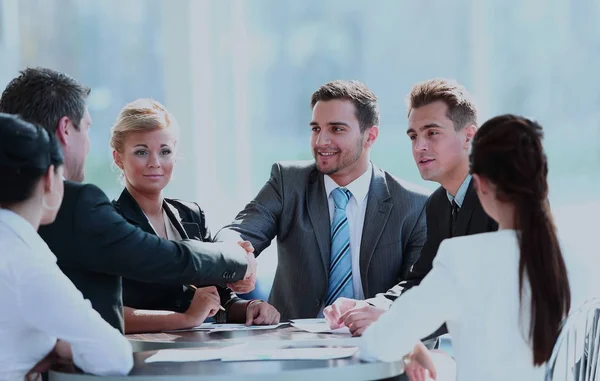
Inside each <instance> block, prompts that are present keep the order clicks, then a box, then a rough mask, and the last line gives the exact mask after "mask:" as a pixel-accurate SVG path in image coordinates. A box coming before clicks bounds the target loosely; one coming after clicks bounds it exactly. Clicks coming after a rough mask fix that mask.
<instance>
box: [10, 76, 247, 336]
mask: <svg viewBox="0 0 600 381" xmlns="http://www.w3.org/2000/svg"><path fill="white" fill-rule="evenodd" d="M89 92H90V89H89V88H87V87H85V86H83V85H81V84H80V83H78V82H77V81H76V80H75V79H73V78H71V77H69V76H67V75H65V74H62V73H59V72H56V71H53V70H49V69H42V68H36V69H26V70H24V71H22V72H21V74H20V75H19V76H18V77H17V78H15V79H13V80H12V81H11V82H10V83H9V84H8V86H7V87H6V89H5V90H4V92H3V94H2V98H1V99H0V110H2V112H5V113H11V114H19V115H20V116H21V117H22V118H23V119H25V120H27V121H29V122H33V123H38V124H40V125H41V126H43V127H44V128H46V129H47V130H48V131H49V132H50V133H53V134H55V135H56V137H57V139H58V141H59V142H60V143H61V146H62V149H63V152H64V157H65V165H64V168H65V171H64V173H65V178H66V181H65V184H64V198H63V200H62V204H61V203H60V200H57V202H56V204H55V205H48V207H54V208H56V209H59V208H60V209H59V211H58V215H57V217H56V220H55V222H54V223H53V224H51V225H48V226H46V227H43V228H41V229H40V230H39V233H40V235H41V237H42V238H43V239H44V240H45V241H46V243H47V244H48V246H49V247H50V250H52V252H53V253H54V254H55V255H56V257H57V264H58V266H59V267H60V268H61V270H62V271H63V272H64V273H65V275H67V276H68V277H69V279H71V281H72V282H73V284H75V286H76V287H77V288H78V289H79V290H80V291H81V292H82V293H83V296H84V297H85V298H86V299H89V300H90V302H91V303H92V306H93V307H94V309H96V310H97V311H98V312H99V313H100V315H101V316H102V317H103V318H104V319H105V320H106V321H107V322H108V323H110V324H111V325H112V326H114V327H115V328H118V329H119V330H121V332H123V330H124V327H123V303H122V298H121V277H122V276H125V277H127V278H130V279H136V280H140V281H150V282H161V283H171V284H178V285H181V284H198V285H210V284H226V283H234V282H237V281H241V280H242V279H244V278H254V274H255V267H256V260H255V259H254V256H253V255H252V254H250V253H246V250H248V251H251V250H252V248H251V247H250V246H249V244H244V243H241V245H244V247H245V248H246V250H244V249H243V248H242V247H240V245H237V244H222V243H209V242H200V241H197V240H184V241H181V242H173V241H168V240H164V239H161V238H158V237H157V236H155V235H153V234H148V233H145V232H143V231H142V230H141V229H139V228H137V227H134V226H132V225H131V224H129V223H128V222H127V221H126V220H125V219H124V218H123V217H122V216H121V215H120V214H119V213H117V211H116V210H115V208H114V207H113V205H112V204H111V202H110V201H109V200H108V198H107V197H106V195H105V194H104V193H103V192H102V191H101V190H100V189H99V188H98V187H96V186H94V185H91V184H85V185H84V184H80V182H81V181H83V177H84V171H83V168H84V163H85V157H86V155H87V153H88V150H89V144H90V143H89V137H88V129H89V127H90V124H91V119H90V115H89V113H88V110H87V107H86V99H87V95H88V94H89Z"/></svg>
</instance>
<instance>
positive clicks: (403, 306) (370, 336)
mask: <svg viewBox="0 0 600 381" xmlns="http://www.w3.org/2000/svg"><path fill="white" fill-rule="evenodd" d="M519 257H520V253H519V244H518V241H517V235H516V232H515V231H514V230H501V231H498V232H493V233H483V234H476V235H471V236H465V237H457V238H452V239H448V240H444V241H443V242H442V244H441V245H440V248H439V250H438V254H437V256H436V258H435V260H434V262H433V269H432V270H431V271H430V272H429V274H428V275H427V276H426V277H425V278H424V279H423V281H422V282H421V284H420V285H419V286H418V287H413V288H411V289H410V290H408V291H407V292H406V293H405V294H403V295H402V297H400V298H398V299H397V300H396V301H395V302H394V303H393V304H392V307H391V308H390V310H389V311H388V312H386V313H384V314H383V315H382V316H381V317H380V318H379V320H378V321H377V322H375V323H374V324H373V325H371V326H370V327H369V328H367V330H366V331H365V333H364V334H363V336H362V338H361V341H360V343H361V344H360V351H361V357H362V358H363V359H365V360H373V359H378V360H382V361H397V360H399V359H401V358H402V357H403V356H404V355H405V354H407V353H408V352H410V351H411V350H412V349H413V347H414V345H415V344H416V343H417V341H418V340H419V339H420V338H422V337H425V336H427V335H428V334H430V333H432V332H434V331H435V330H436V329H437V328H438V327H439V326H440V325H442V324H443V323H444V322H446V323H447V325H448V331H449V333H450V335H451V336H452V350H453V352H454V357H455V359H456V367H457V380H458V381H481V380H486V381H494V380H498V381H501V380H502V381H505V380H523V381H536V380H538V381H543V379H544V368H543V367H534V366H533V353H532V346H531V343H530V341H529V340H528V332H529V321H530V320H529V319H530V300H531V293H530V290H529V284H528V282H527V281H525V282H524V292H523V303H522V304H521V303H520V302H519Z"/></svg>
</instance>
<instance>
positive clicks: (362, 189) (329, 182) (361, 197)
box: [324, 162, 373, 207]
mask: <svg viewBox="0 0 600 381" xmlns="http://www.w3.org/2000/svg"><path fill="white" fill-rule="evenodd" d="M372 177H373V164H372V163H370V162H369V167H368V168H367V170H366V171H365V173H363V174H362V175H360V176H359V177H358V178H356V179H355V180H354V181H352V182H351V183H350V184H348V185H346V186H345V187H344V188H346V189H348V190H349V191H350V193H352V196H353V197H354V199H355V200H356V203H357V204H358V206H359V207H361V206H362V204H363V202H365V200H366V199H367V194H368V193H369V187H370V186H371V178H372ZM324 180H325V193H326V194H327V198H329V195H330V194H331V192H333V190H334V189H335V188H339V185H338V184H337V183H336V182H335V181H333V179H332V178H331V177H329V176H328V175H325V176H324Z"/></svg>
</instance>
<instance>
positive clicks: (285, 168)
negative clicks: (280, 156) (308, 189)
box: [271, 160, 316, 176]
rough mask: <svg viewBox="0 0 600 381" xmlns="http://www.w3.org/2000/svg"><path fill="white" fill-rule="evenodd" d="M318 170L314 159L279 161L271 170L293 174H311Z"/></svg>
mask: <svg viewBox="0 0 600 381" xmlns="http://www.w3.org/2000/svg"><path fill="white" fill-rule="evenodd" d="M315 170H316V165H315V162H314V161H313V160H296V161H278V162H276V163H274V164H273V166H272V167H271V171H278V172H279V173H281V174H285V175H288V176H289V175H291V176H294V175H295V176H301V175H309V174H310V173H312V172H314V171H315Z"/></svg>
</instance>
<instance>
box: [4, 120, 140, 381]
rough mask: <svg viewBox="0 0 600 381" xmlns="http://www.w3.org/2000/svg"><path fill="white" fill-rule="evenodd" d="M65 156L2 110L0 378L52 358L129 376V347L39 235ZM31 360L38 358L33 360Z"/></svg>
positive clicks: (34, 372) (35, 368)
mask: <svg viewBox="0 0 600 381" xmlns="http://www.w3.org/2000/svg"><path fill="white" fill-rule="evenodd" d="M62 175H63V156H62V153H61V151H60V147H59V145H58V143H57V142H56V140H55V139H54V137H53V136H52V135H50V134H48V133H47V132H46V130H44V129H43V128H41V127H38V126H35V125H33V124H30V123H27V122H25V121H23V120H21V119H20V118H18V117H17V116H14V115H8V114H0V178H2V186H1V187H0V242H2V246H1V247H2V250H1V252H2V255H0V302H1V303H2V313H1V314H0V343H1V344H0V379H2V380H23V378H24V377H25V376H26V375H27V378H28V379H36V378H38V377H39V373H40V372H44V371H46V370H47V369H48V367H49V366H50V365H51V364H52V363H53V361H52V359H54V358H60V359H61V360H63V361H64V360H66V361H71V360H72V361H73V362H74V363H75V365H77V366H78V367H79V368H81V369H82V370H83V371H85V372H88V373H94V374H98V375H109V374H127V373H128V372H129V371H130V370H131V367H132V366H133V357H132V350H131V345H130V344H129V342H128V341H127V339H125V338H124V337H123V336H122V335H121V334H120V333H119V331H117V330H116V329H114V328H113V327H111V326H110V325H109V324H108V323H106V322H105V321H104V320H103V319H102V317H100V315H99V314H98V313H97V312H96V311H94V309H93V308H92V306H91V305H90V303H89V301H87V300H85V299H83V296H82V295H81V292H79V291H78V290H77V288H75V286H74V285H73V283H71V281H70V280H69V279H68V278H67V277H66V276H65V275H64V274H63V273H62V272H61V271H60V269H59V268H58V266H57V265H56V257H55V256H54V254H53V253H52V252H51V251H50V249H49V248H48V246H47V245H46V244H45V243H44V241H43V240H42V239H41V238H40V236H39V235H38V234H37V232H36V231H37V229H38V227H39V226H40V225H45V224H49V223H52V221H54V219H55V218H56V213H57V211H58V208H59V206H60V204H61V202H62V197H63V181H62ZM36 363H37V364H36Z"/></svg>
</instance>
